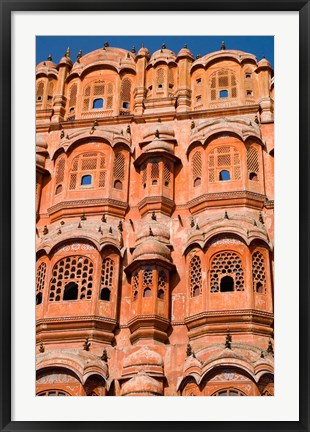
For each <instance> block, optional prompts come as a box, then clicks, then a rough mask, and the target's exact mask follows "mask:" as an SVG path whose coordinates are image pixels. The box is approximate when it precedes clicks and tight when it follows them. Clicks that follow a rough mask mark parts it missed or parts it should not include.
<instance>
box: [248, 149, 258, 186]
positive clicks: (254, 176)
mask: <svg viewBox="0 0 310 432" xmlns="http://www.w3.org/2000/svg"><path fill="white" fill-rule="evenodd" d="M247 169H248V176H249V179H250V180H252V181H258V173H259V163H258V153H257V150H256V149H255V148H254V147H249V148H248V151H247Z"/></svg>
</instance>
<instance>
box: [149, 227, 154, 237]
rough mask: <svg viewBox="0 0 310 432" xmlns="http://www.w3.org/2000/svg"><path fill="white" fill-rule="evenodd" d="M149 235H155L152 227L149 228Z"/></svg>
mask: <svg viewBox="0 0 310 432" xmlns="http://www.w3.org/2000/svg"><path fill="white" fill-rule="evenodd" d="M149 235H150V236H153V235H154V234H153V231H152V228H151V227H150V228H149Z"/></svg>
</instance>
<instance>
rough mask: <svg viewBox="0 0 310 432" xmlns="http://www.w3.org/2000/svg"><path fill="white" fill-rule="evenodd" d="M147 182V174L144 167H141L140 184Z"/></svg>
mask: <svg viewBox="0 0 310 432" xmlns="http://www.w3.org/2000/svg"><path fill="white" fill-rule="evenodd" d="M146 180H147V172H146V165H143V166H142V167H141V183H142V185H144V184H145V183H146Z"/></svg>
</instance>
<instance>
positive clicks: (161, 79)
mask: <svg viewBox="0 0 310 432" xmlns="http://www.w3.org/2000/svg"><path fill="white" fill-rule="evenodd" d="M164 86H165V71H164V69H163V68H160V69H157V71H156V90H157V91H162V90H163V89H164Z"/></svg>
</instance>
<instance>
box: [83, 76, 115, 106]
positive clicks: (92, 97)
mask: <svg viewBox="0 0 310 432" xmlns="http://www.w3.org/2000/svg"><path fill="white" fill-rule="evenodd" d="M97 107H101V108H100V109H103V110H105V109H112V108H113V83H111V82H105V81H102V80H99V81H95V82H92V83H90V84H88V85H87V86H86V87H85V89H84V93H83V104H82V110H83V111H89V110H92V109H97Z"/></svg>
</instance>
